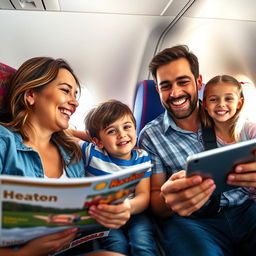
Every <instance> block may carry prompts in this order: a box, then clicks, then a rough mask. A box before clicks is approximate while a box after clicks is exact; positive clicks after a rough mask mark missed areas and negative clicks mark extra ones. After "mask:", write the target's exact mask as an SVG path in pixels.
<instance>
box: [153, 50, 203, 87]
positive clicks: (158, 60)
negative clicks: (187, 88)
mask: <svg viewBox="0 0 256 256" xmlns="http://www.w3.org/2000/svg"><path fill="white" fill-rule="evenodd" d="M180 58H185V59H186V60H187V61H188V62H189V65H190V69H191V72H192V74H193V75H194V77H195V79H196V78H197V77H198V76H199V63H198V59H197V57H196V55H195V54H193V53H192V52H190V51H189V48H188V46H186V45H177V46H174V47H171V48H166V49H164V50H163V51H161V52H159V53H158V54H157V55H155V56H154V57H153V59H152V60H151V62H150V64H149V71H150V72H151V74H152V76H153V78H154V80H155V82H156V83H157V79H156V72H157V69H158V68H159V67H161V66H163V65H165V64H168V63H170V62H172V61H174V60H178V59H180Z"/></svg>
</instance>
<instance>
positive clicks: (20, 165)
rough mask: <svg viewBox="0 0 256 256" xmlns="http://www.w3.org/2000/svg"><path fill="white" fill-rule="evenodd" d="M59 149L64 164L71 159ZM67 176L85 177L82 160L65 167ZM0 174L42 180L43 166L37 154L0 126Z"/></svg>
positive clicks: (16, 136)
mask: <svg viewBox="0 0 256 256" xmlns="http://www.w3.org/2000/svg"><path fill="white" fill-rule="evenodd" d="M58 147H59V150H60V153H61V155H62V158H63V161H64V163H65V164H67V163H69V161H70V159H71V157H70V156H69V155H68V154H67V152H65V150H64V148H62V147H60V146H58ZM65 170H66V173H67V176H68V177H70V178H79V177H84V176H85V171H84V165H83V161H82V159H81V160H80V161H79V162H75V163H72V164H70V165H66V166H65ZM0 174H5V175H18V176H27V177H38V178H43V177H44V173H43V165H42V161H41V158H40V156H39V154H38V153H37V152H36V151H34V150H33V149H32V148H30V147H27V146H26V145H25V144H24V143H23V141H22V137H21V135H20V134H19V133H17V132H12V131H10V130H8V129H7V128H5V127H4V126H2V125H0Z"/></svg>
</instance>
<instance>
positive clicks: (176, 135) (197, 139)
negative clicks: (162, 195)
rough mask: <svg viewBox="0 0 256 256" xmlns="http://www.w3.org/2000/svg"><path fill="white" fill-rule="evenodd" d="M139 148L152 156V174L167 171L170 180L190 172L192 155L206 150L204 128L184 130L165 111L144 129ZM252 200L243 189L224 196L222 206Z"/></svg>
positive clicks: (234, 190) (229, 192) (231, 191)
mask: <svg viewBox="0 0 256 256" xmlns="http://www.w3.org/2000/svg"><path fill="white" fill-rule="evenodd" d="M139 146H140V147H141V148H144V149H145V150H146V151H147V152H148V153H149V154H150V158H151V161H152V164H153V167H152V173H155V174H156V173H163V172H166V176H167V178H168V177H170V176H171V175H172V174H173V173H176V172H178V171H180V170H185V169H186V161H187V157H188V156H189V155H193V154H196V153H199V152H202V151H204V144H203V139H202V129H201V128H199V129H198V131H197V132H192V131H187V130H182V129H181V128H180V127H178V126H177V125H176V124H175V122H174V121H173V120H172V118H171V117H170V116H169V115H168V112H167V111H165V112H164V113H163V114H161V115H160V116H158V117H157V118H156V119H154V120H153V121H151V122H150V123H148V124H147V125H146V126H145V127H144V128H143V130H142V131H141V133H140V136H139ZM248 198H249V196H248V192H247V191H246V190H244V189H243V188H241V187H239V188H237V189H233V190H230V191H228V193H227V194H225V195H224V194H222V195H221V206H230V207H231V206H235V205H240V204H242V203H243V202H245V201H246V200H247V199H248Z"/></svg>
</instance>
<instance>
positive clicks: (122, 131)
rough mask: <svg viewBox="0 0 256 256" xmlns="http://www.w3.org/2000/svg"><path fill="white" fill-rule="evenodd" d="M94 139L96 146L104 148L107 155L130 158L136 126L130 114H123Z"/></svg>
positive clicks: (135, 136) (134, 140) (134, 142)
mask: <svg viewBox="0 0 256 256" xmlns="http://www.w3.org/2000/svg"><path fill="white" fill-rule="evenodd" d="M99 137H100V140H99V139H95V140H96V143H97V145H98V147H100V148H105V150H106V151H107V152H108V153H109V155H111V156H113V157H116V158H120V159H125V160H130V159H131V151H132V149H133V148H134V146H135V144H136V139H137V135H136V128H135V126H134V123H133V121H132V119H131V117H130V116H128V115H127V116H124V117H122V118H120V119H118V120H116V121H115V122H114V123H112V124H110V125H109V126H108V127H106V128H105V129H102V130H101V131H100V133H99Z"/></svg>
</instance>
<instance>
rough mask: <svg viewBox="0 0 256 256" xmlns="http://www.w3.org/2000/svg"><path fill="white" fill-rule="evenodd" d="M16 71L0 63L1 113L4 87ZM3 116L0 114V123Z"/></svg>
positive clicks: (0, 110)
mask: <svg viewBox="0 0 256 256" xmlns="http://www.w3.org/2000/svg"><path fill="white" fill-rule="evenodd" d="M15 71H16V69H14V68H12V67H10V66H8V65H6V64H4V63H1V62H0V112H2V111H3V110H4V109H3V104H4V95H5V90H6V87H7V86H8V84H9V82H10V80H11V78H12V77H13V75H14V73H15ZM4 119H5V115H4V113H1V115H0V121H4Z"/></svg>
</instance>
